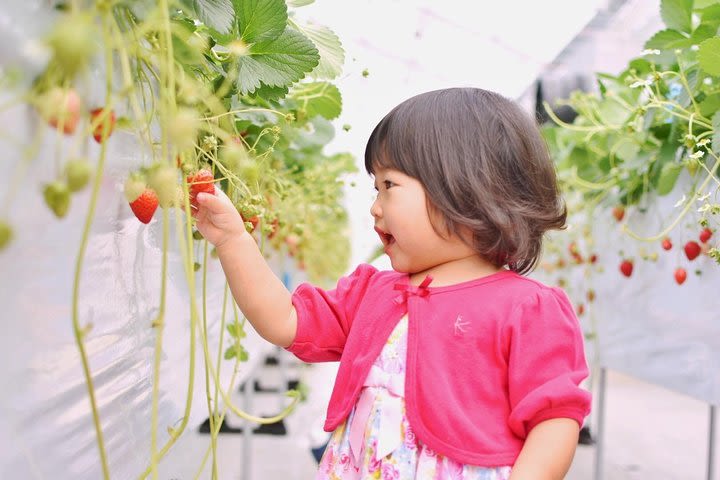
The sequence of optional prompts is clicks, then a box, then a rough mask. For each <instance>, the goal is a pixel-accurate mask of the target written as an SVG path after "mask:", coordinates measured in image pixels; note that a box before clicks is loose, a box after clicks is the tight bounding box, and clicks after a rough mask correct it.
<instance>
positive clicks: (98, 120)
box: [90, 108, 115, 143]
mask: <svg viewBox="0 0 720 480" xmlns="http://www.w3.org/2000/svg"><path fill="white" fill-rule="evenodd" d="M90 122H91V123H92V124H93V125H97V126H96V127H95V128H94V129H93V138H94V139H95V141H96V142H97V143H102V142H103V141H105V139H107V138H109V137H110V134H111V133H112V132H113V129H114V128H115V112H114V111H113V110H110V111H109V112H108V113H107V114H106V113H105V109H104V108H96V109H94V110H91V111H90Z"/></svg>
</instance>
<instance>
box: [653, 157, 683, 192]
mask: <svg viewBox="0 0 720 480" xmlns="http://www.w3.org/2000/svg"><path fill="white" fill-rule="evenodd" d="M683 168H684V167H683V166H682V165H681V164H679V163H666V164H665V165H663V167H662V170H661V171H660V179H659V180H658V184H657V193H658V195H667V194H668V193H670V192H672V189H673V188H674V187H675V182H677V179H678V176H680V172H682V170H683Z"/></svg>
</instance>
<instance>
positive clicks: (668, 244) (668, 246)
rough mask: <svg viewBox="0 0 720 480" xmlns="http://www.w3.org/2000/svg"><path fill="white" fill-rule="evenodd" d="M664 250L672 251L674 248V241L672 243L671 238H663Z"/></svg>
mask: <svg viewBox="0 0 720 480" xmlns="http://www.w3.org/2000/svg"><path fill="white" fill-rule="evenodd" d="M662 248H663V250H670V249H671V248H672V241H670V238H668V237H665V238H663V241H662Z"/></svg>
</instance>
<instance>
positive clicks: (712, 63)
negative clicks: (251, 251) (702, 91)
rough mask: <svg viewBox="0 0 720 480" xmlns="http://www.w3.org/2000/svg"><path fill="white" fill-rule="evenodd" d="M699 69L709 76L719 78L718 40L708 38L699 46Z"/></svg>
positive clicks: (719, 55)
mask: <svg viewBox="0 0 720 480" xmlns="http://www.w3.org/2000/svg"><path fill="white" fill-rule="evenodd" d="M698 62H700V68H702V69H703V70H705V71H706V72H707V73H709V74H710V75H716V76H720V38H719V37H713V38H708V39H707V40H705V41H704V42H702V43H701V44H700V49H699V50H698Z"/></svg>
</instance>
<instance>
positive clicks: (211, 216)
mask: <svg viewBox="0 0 720 480" xmlns="http://www.w3.org/2000/svg"><path fill="white" fill-rule="evenodd" d="M196 199H197V204H198V209H197V211H195V212H194V213H193V216H194V217H195V218H196V220H197V223H196V227H197V229H198V231H199V232H200V233H202V236H203V237H205V240H207V241H208V242H210V243H212V244H213V245H215V247H218V248H219V247H221V246H222V245H223V244H225V242H227V241H228V240H230V239H232V238H234V237H235V238H239V237H240V236H241V235H243V234H246V233H247V231H246V230H245V223H244V222H243V219H242V217H241V216H240V213H239V212H238V211H237V209H236V208H235V205H233V203H232V201H230V199H229V198H228V196H227V195H225V193H224V192H223V191H222V190H220V189H219V188H217V187H216V188H215V195H212V194H210V193H205V192H200V193H198V194H197V197H196Z"/></svg>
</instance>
